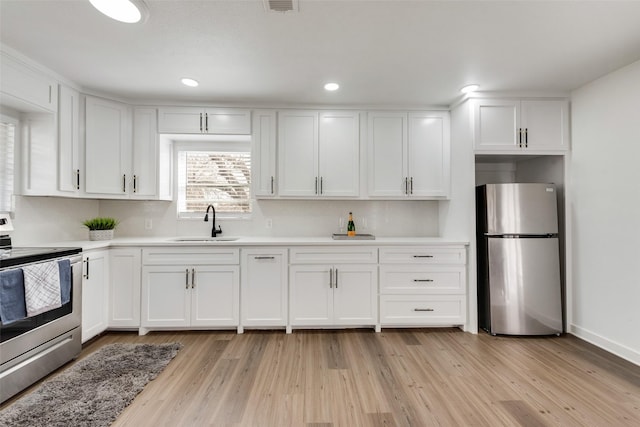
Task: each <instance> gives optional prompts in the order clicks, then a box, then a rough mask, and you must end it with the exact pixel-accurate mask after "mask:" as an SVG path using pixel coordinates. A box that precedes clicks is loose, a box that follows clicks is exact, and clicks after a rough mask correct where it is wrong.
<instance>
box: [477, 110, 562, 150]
mask: <svg viewBox="0 0 640 427" xmlns="http://www.w3.org/2000/svg"><path fill="white" fill-rule="evenodd" d="M473 111H474V114H473V119H474V148H475V151H476V153H494V154H499V153H505V154H514V153H515V154H535V153H536V152H542V153H544V152H564V151H567V150H568V149H569V103H568V101H566V100H558V99H527V100H511V99H477V100H474V101H473Z"/></svg>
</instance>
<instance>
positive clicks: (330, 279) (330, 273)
mask: <svg viewBox="0 0 640 427" xmlns="http://www.w3.org/2000/svg"><path fill="white" fill-rule="evenodd" d="M329 287H330V288H333V268H330V269H329Z"/></svg>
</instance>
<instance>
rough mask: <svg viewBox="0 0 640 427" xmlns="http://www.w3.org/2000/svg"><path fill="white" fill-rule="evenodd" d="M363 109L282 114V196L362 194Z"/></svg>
mask: <svg viewBox="0 0 640 427" xmlns="http://www.w3.org/2000/svg"><path fill="white" fill-rule="evenodd" d="M359 165H360V113H359V112H356V111H336V112H332V111H321V112H318V111H309V110H297V111H296V110H291V111H280V112H279V113H278V195H280V196H285V197H306V198H309V197H311V198H316V197H318V198H322V197H338V198H340V197H358V196H359V194H360V185H359V176H360V172H359V170H360V169H359Z"/></svg>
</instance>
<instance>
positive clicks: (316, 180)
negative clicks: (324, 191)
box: [316, 176, 318, 194]
mask: <svg viewBox="0 0 640 427" xmlns="http://www.w3.org/2000/svg"><path fill="white" fill-rule="evenodd" d="M316 194H318V177H317V176H316Z"/></svg>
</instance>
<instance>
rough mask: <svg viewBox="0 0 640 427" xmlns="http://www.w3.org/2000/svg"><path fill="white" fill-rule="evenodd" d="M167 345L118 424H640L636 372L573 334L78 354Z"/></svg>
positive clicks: (261, 340)
mask: <svg viewBox="0 0 640 427" xmlns="http://www.w3.org/2000/svg"><path fill="white" fill-rule="evenodd" d="M172 341H179V342H182V343H183V345H184V347H183V349H182V350H181V351H180V352H179V353H178V356H176V358H175V359H174V360H173V361H172V362H171V363H170V364H169V366H168V367H167V368H166V369H165V370H164V371H163V372H162V373H161V374H160V376H159V377H158V378H156V379H155V380H154V381H152V382H151V383H149V384H148V385H147V387H146V388H145V389H144V390H143V392H142V393H141V394H139V395H138V397H137V398H136V399H135V400H134V402H133V403H132V404H131V405H130V406H129V407H128V408H127V409H126V410H125V411H124V412H123V413H122V414H121V416H120V417H119V418H118V420H117V421H116V422H115V423H114V424H113V426H114V427H115V426H261V427H270V426H274V427H275V426H277V427H281V426H305V427H312V426H313V427H319V426H348V427H355V426H439V425H441V426H500V425H504V426H517V425H522V426H555V425H557V426H639V425H640V367H638V366H635V365H633V364H631V363H629V362H626V361H623V360H621V359H619V358H617V357H614V356H612V355H610V354H608V353H606V352H604V351H602V350H600V349H598V348H596V347H594V346H592V345H590V344H588V343H585V342H584V341H581V340H579V339H577V338H575V337H572V336H564V337H560V338H557V337H554V338H512V337H498V338H497V337H492V336H489V335H487V334H484V333H481V334H478V335H472V334H468V333H464V332H461V331H459V330H457V329H409V330H383V332H382V333H378V334H376V333H374V332H373V331H369V330H346V331H345V330H335V331H294V333H293V334H291V335H286V334H284V333H283V332H281V331H247V332H245V334H242V335H236V334H235V333H232V332H185V333H182V332H181V333H172V332H170V333H159V332H156V333H150V334H149V335H147V336H144V337H138V336H137V335H135V334H133V333H109V334H106V335H104V336H102V337H100V338H99V339H97V340H96V341H94V342H92V343H91V344H90V345H88V346H86V347H85V349H84V350H83V353H82V356H81V357H85V356H86V355H87V354H89V353H91V352H93V351H95V350H96V349H97V348H99V347H100V346H103V345H105V344H108V343H113V342H157V343H160V342H172ZM70 422H71V424H72V423H73V422H72V420H70Z"/></svg>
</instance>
